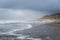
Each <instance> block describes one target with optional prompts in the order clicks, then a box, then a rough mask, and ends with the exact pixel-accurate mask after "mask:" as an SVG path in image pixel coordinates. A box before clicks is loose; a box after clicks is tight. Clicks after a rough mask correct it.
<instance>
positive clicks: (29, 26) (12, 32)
mask: <svg viewBox="0 0 60 40" xmlns="http://www.w3.org/2000/svg"><path fill="white" fill-rule="evenodd" d="M30 28H32V25H31V24H28V27H27V28H25V29H30ZM25 29H13V30H12V31H9V32H7V34H11V35H16V34H14V32H15V31H19V30H20V31H21V30H25Z"/></svg>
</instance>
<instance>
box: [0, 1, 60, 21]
mask: <svg viewBox="0 0 60 40" xmlns="http://www.w3.org/2000/svg"><path fill="white" fill-rule="evenodd" d="M56 12H60V0H0V20H32V19H35V18H38V17H42V16H44V15H48V14H52V13H56Z"/></svg>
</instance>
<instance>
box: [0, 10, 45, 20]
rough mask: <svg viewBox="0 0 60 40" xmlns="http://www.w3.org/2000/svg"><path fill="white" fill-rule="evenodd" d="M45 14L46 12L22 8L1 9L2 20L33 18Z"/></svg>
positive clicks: (0, 17)
mask: <svg viewBox="0 0 60 40" xmlns="http://www.w3.org/2000/svg"><path fill="white" fill-rule="evenodd" d="M43 15H45V14H44V12H40V11H34V10H28V9H24V10H23V9H21V10H14V9H0V20H32V19H33V18H36V17H41V16H43Z"/></svg>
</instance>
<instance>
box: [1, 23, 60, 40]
mask: <svg viewBox="0 0 60 40" xmlns="http://www.w3.org/2000/svg"><path fill="white" fill-rule="evenodd" d="M32 26H33V27H32V28H31V29H26V30H22V31H16V32H14V33H16V34H22V35H30V37H32V38H41V40H60V24H44V25H39V24H32ZM16 37H17V36H15V35H0V40H21V39H17V38H16ZM25 40H29V39H25ZM30 40H31V39H30Z"/></svg>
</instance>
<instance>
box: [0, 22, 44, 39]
mask: <svg viewBox="0 0 60 40" xmlns="http://www.w3.org/2000/svg"><path fill="white" fill-rule="evenodd" d="M37 23H38V24H43V23H39V22H26V21H25V22H0V40H42V39H41V38H33V37H30V35H22V34H16V33H15V32H17V31H21V30H26V29H30V28H32V27H33V26H32V25H33V24H37Z"/></svg>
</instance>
